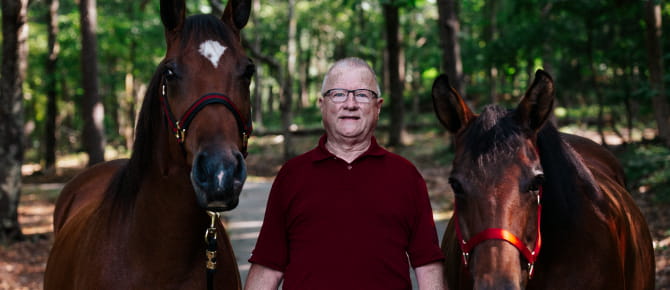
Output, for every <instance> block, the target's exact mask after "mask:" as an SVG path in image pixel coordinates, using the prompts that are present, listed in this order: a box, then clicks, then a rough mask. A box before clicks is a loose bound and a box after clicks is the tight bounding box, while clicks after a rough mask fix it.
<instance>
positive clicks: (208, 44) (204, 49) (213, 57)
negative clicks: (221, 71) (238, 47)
mask: <svg viewBox="0 0 670 290" xmlns="http://www.w3.org/2000/svg"><path fill="white" fill-rule="evenodd" d="M226 48H227V47H225V46H223V45H221V43H219V42H218V41H214V40H207V41H205V42H203V43H201V44H200V48H199V49H198V52H199V53H200V54H202V56H204V57H206V58H207V59H209V61H211V62H212V65H213V66H214V67H218V66H219V59H220V58H221V56H222V55H223V52H224V51H226Z"/></svg>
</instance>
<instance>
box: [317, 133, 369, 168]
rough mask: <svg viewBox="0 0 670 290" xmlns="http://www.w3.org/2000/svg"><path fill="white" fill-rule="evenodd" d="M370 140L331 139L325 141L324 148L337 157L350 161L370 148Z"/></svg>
mask: <svg viewBox="0 0 670 290" xmlns="http://www.w3.org/2000/svg"><path fill="white" fill-rule="evenodd" d="M371 144H372V141H371V139H370V138H368V139H366V140H365V141H364V142H346V140H331V139H328V140H327V141H326V149H328V151H329V152H330V153H332V154H333V155H335V156H337V157H338V158H340V159H342V160H344V161H346V162H347V163H351V162H353V161H354V160H356V158H358V156H361V155H362V154H363V153H365V151H367V150H368V148H370V145H371Z"/></svg>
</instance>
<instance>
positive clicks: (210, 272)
mask: <svg viewBox="0 0 670 290" xmlns="http://www.w3.org/2000/svg"><path fill="white" fill-rule="evenodd" d="M207 215H209V217H210V223H209V228H207V230H206V231H205V244H206V245H207V248H206V249H205V254H206V255H207V264H206V266H207V289H208V290H213V289H214V273H216V249H217V244H216V220H218V219H219V217H220V215H219V213H218V212H213V211H207Z"/></svg>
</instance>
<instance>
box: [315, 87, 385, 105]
mask: <svg viewBox="0 0 670 290" xmlns="http://www.w3.org/2000/svg"><path fill="white" fill-rule="evenodd" d="M335 90H340V91H346V92H347V94H346V97H345V98H344V100H342V101H341V102H338V101H335V100H334V99H333V96H331V95H330V93H331V92H332V91H335ZM356 91H367V92H370V93H372V97H371V98H369V99H366V100H368V101H366V102H361V101H359V100H358V99H357V98H356ZM350 93H351V95H352V96H353V97H354V101H355V102H356V103H360V104H369V103H372V99H373V98H375V99H376V98H379V95H378V94H377V92H375V91H373V90H370V89H353V90H347V89H341V88H333V89H329V90H327V91H325V92H324V93H323V97H324V98H326V97H328V98H330V100H331V101H332V102H333V103H337V104H341V103H344V102H346V101H347V100H348V99H349V94H350Z"/></svg>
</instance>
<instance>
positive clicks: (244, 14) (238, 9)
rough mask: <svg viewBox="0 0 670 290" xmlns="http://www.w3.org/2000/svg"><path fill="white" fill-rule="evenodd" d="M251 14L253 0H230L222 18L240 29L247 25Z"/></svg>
mask: <svg viewBox="0 0 670 290" xmlns="http://www.w3.org/2000/svg"><path fill="white" fill-rule="evenodd" d="M249 14H251V0H228V4H227V5H226V9H225V10H224V11H223V16H221V20H223V22H226V23H229V24H231V25H233V26H234V27H237V30H238V31H239V30H241V29H242V28H243V27H244V26H245V25H247V21H249Z"/></svg>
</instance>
